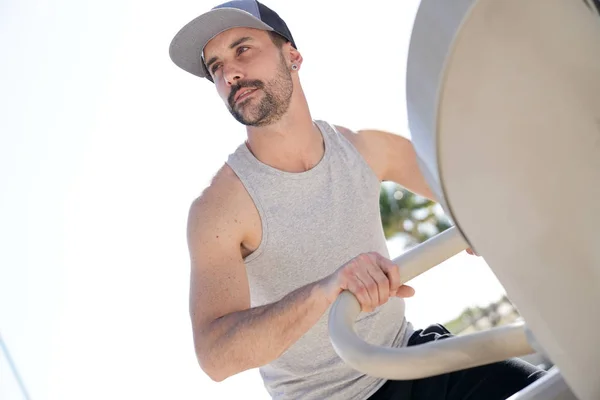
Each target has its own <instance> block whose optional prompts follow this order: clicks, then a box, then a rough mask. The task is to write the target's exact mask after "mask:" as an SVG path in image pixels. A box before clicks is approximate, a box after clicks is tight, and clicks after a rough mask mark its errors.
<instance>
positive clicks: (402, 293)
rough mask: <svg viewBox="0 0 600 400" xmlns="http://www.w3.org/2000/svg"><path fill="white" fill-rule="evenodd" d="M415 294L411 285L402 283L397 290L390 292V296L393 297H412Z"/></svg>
mask: <svg viewBox="0 0 600 400" xmlns="http://www.w3.org/2000/svg"><path fill="white" fill-rule="evenodd" d="M414 295H415V289H414V288H413V287H412V286H408V285H402V286H400V287H399V288H398V289H397V290H393V291H392V292H390V296H395V297H413V296H414Z"/></svg>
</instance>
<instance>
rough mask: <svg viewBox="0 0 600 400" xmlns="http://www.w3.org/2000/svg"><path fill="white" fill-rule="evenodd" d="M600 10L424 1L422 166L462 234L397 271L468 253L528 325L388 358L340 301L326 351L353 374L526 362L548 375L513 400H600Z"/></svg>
mask: <svg viewBox="0 0 600 400" xmlns="http://www.w3.org/2000/svg"><path fill="white" fill-rule="evenodd" d="M599 4H600V2H598V1H597V0H502V1H498V0H452V1H448V0H422V1H421V4H420V7H419V10H418V12H417V16H416V19H415V23H414V27H413V32H412V36H411V43H410V50H409V55H408V64H407V107H408V119H409V128H410V132H411V138H412V141H413V143H414V146H415V149H416V152H417V154H418V158H419V163H420V168H421V171H422V172H423V174H424V175H425V177H426V179H427V181H428V183H429V185H430V187H431V188H432V190H433V191H434V193H435V194H436V197H437V199H439V201H440V204H441V205H442V207H443V208H444V211H445V212H446V214H447V215H448V216H450V218H451V219H452V220H453V222H454V226H453V227H452V228H450V229H448V230H447V231H444V232H442V233H440V234H439V235H437V236H435V237H434V238H432V239H430V240H428V241H427V242H425V243H422V244H420V245H418V246H416V247H414V248H412V249H410V250H408V251H407V252H405V253H404V254H403V255H401V256H400V257H398V258H396V259H395V260H394V262H396V263H397V264H398V265H399V266H400V271H401V276H402V280H403V282H408V281H409V280H410V279H412V278H414V277H415V276H417V275H419V274H421V273H423V272H425V271H426V270H428V269H430V268H432V267H434V266H435V265H438V264H439V263H440V262H442V261H444V260H445V259H447V258H450V257H451V256H453V255H454V254H456V253H458V252H460V251H462V250H464V249H465V248H467V247H471V248H473V249H474V250H475V251H476V252H477V253H478V254H479V255H481V256H482V257H483V258H484V259H485V261H486V262H487V264H488V265H489V266H490V268H491V269H492V271H493V272H494V274H495V275H496V276H497V277H498V279H499V280H500V282H501V283H502V285H503V286H504V288H505V290H506V293H507V295H508V297H509V298H510V299H511V301H512V302H513V303H514V304H515V305H516V306H517V308H518V310H519V312H520V314H521V316H522V317H523V318H524V322H523V323H517V324H512V325H508V326H501V327H497V328H492V329H489V330H487V331H483V332H476V333H472V334H466V335H459V336H456V337H452V338H448V339H444V340H440V341H437V342H429V343H425V344H422V345H418V346H414V347H412V346H411V347H407V348H394V349H392V348H383V347H380V346H375V345H372V344H369V343H367V342H365V341H364V340H363V339H362V338H360V337H358V336H357V335H356V333H355V331H354V329H353V323H354V321H355V320H356V317H357V316H358V314H359V313H360V305H359V304H358V301H357V300H356V298H355V297H354V296H353V295H352V294H351V293H350V292H343V293H342V294H341V295H340V296H339V298H338V299H337V300H336V302H335V303H334V305H333V306H332V308H331V310H330V314H329V333H330V338H331V342H332V344H333V346H334V348H335V350H336V351H337V353H338V354H339V356H340V357H341V358H342V359H343V360H344V361H345V362H347V363H348V364H349V365H350V366H352V367H353V368H355V369H357V370H360V371H362V372H364V373H367V374H370V375H373V376H379V377H382V378H387V379H417V378H424V377H428V376H433V375H437V374H440V373H445V372H451V371H456V370H460V369H464V368H469V367H474V366H478V365H484V364H488V363H492V362H496V361H501V360H504V359H508V358H511V357H521V356H526V355H528V354H532V353H539V354H543V356H544V357H547V358H548V359H549V360H550V361H551V362H552V364H553V365H554V367H552V368H551V369H550V371H549V373H548V374H547V375H546V376H545V377H544V378H542V379H540V380H538V381H536V382H534V383H533V384H532V385H530V386H529V387H527V388H525V389H523V390H522V391H521V392H519V393H517V394H515V395H514V396H513V397H511V400H530V399H535V400H573V399H578V400H598V399H600V379H598V376H597V375H598V372H599V371H600V346H598V345H597V336H598V332H600V204H599V200H598V199H600V10H599V9H600V5H599Z"/></svg>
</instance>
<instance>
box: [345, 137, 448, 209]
mask: <svg viewBox="0 0 600 400" xmlns="http://www.w3.org/2000/svg"><path fill="white" fill-rule="evenodd" d="M337 128H338V129H339V131H340V132H341V133H343V134H344V135H345V136H346V137H347V138H349V139H350V140H351V141H352V142H353V143H354V145H355V146H356V148H357V149H358V150H359V151H360V152H361V154H362V155H363V157H364V158H365V160H366V161H367V163H368V164H369V165H370V166H371V168H372V169H373V170H374V171H375V172H376V174H377V176H378V177H379V178H380V179H381V180H382V181H392V182H396V183H398V184H400V185H402V186H404V187H405V188H406V189H408V190H410V191H411V192H413V193H416V194H418V195H420V196H423V197H425V198H428V199H430V200H433V201H437V200H436V199H435V197H434V194H433V192H432V191H431V188H430V187H429V185H428V184H427V181H426V180H425V177H424V176H423V174H422V173H421V170H420V168H419V165H418V163H417V153H416V152H415V149H414V146H413V144H412V142H411V141H410V140H408V139H406V138H404V137H402V136H399V135H395V134H393V133H389V132H385V131H380V130H373V129H365V130H361V131H358V132H357V133H354V132H352V131H351V130H349V129H347V128H344V127H341V126H337Z"/></svg>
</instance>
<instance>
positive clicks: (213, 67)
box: [210, 64, 221, 75]
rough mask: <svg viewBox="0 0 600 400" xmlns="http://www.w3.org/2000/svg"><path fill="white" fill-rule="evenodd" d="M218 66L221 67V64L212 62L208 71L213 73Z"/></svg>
mask: <svg viewBox="0 0 600 400" xmlns="http://www.w3.org/2000/svg"><path fill="white" fill-rule="evenodd" d="M219 67H221V64H214V65H213V66H212V68H211V69H210V72H212V74H213V75H214V74H215V72H217V70H218V69H219Z"/></svg>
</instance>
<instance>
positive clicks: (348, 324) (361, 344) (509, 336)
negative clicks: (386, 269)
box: [329, 227, 535, 380]
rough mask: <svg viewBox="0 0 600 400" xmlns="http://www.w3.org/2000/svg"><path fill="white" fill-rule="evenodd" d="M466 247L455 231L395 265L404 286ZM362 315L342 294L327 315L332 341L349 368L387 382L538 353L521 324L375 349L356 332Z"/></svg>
mask: <svg viewBox="0 0 600 400" xmlns="http://www.w3.org/2000/svg"><path fill="white" fill-rule="evenodd" d="M467 247H468V245H467V243H466V242H465V240H464V239H463V238H462V236H461V235H460V232H459V231H458V230H457V229H456V227H452V228H450V229H447V230H446V231H444V232H442V233H440V234H438V235H436V236H435V237H433V238H431V239H429V240H427V241H426V242H424V243H421V244H420V245H418V246H415V247H414V248H412V249H410V250H409V251H407V252H406V253H404V254H402V255H401V256H400V257H397V258H395V259H394V260H393V261H394V263H396V264H398V266H399V267H400V277H401V280H402V283H406V282H407V281H409V280H410V279H413V278H414V277H416V276H417V275H420V274H421V273H423V272H425V271H427V270H428V269H430V268H432V267H434V266H435V265H438V264H439V263H441V262H442V261H444V260H446V259H447V258H450V257H451V256H453V255H454V254H457V253H458V252H460V251H462V250H464V249H465V248H467ZM358 314H360V304H359V302H358V300H357V299H356V297H354V295H353V294H352V293H350V292H348V291H344V292H342V293H341V294H340V295H339V297H338V298H337V300H336V301H335V302H334V304H333V305H332V307H331V310H330V312H329V336H330V339H331V343H332V345H333V348H334V349H335V351H336V352H337V354H338V355H339V356H340V358H341V359H342V360H344V361H345V362H346V363H347V364H348V365H350V366H351V367H353V368H354V369H356V370H358V371H361V372H363V373H365V374H368V375H371V376H377V377H380V378H384V379H396V380H407V379H419V378H425V377H429V376H434V375H439V374H442V373H447V372H452V371H457V370H461V369H465V368H470V367H475V366H479V365H484V364H489V363H492V362H497V361H502V360H505V359H507V358H511V357H518V356H522V355H525V354H531V353H534V352H535V351H534V350H533V349H532V348H531V346H530V345H529V343H528V341H527V335H526V332H525V326H524V324H522V323H520V324H513V325H507V326H503V327H499V328H494V329H491V330H488V331H484V332H477V333H473V334H469V335H464V336H455V337H451V338H447V339H443V340H438V341H434V342H428V343H425V344H421V345H417V346H411V347H404V348H389V347H382V346H376V345H372V344H369V343H367V342H365V341H364V340H363V339H361V338H360V337H358V335H357V334H356V332H355V331H354V321H355V320H356V317H357V316H358Z"/></svg>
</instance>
